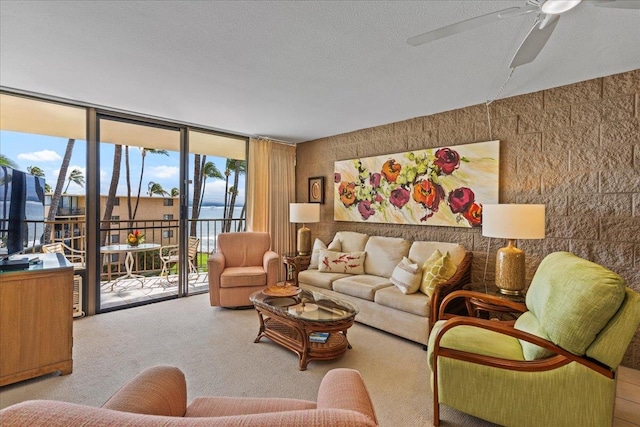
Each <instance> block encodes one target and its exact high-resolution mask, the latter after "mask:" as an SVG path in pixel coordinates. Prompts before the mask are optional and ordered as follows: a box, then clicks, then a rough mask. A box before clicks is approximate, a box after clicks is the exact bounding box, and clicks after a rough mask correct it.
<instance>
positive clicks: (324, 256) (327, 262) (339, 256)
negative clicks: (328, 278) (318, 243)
mask: <svg viewBox="0 0 640 427" xmlns="http://www.w3.org/2000/svg"><path fill="white" fill-rule="evenodd" d="M365 255H366V252H352V253H348V252H334V251H325V250H321V251H320V261H319V265H318V270H319V271H320V272H324V273H346V274H364V259H365Z"/></svg>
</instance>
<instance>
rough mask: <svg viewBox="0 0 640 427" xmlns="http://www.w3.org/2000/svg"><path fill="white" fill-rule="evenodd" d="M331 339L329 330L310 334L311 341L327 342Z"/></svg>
mask: <svg viewBox="0 0 640 427" xmlns="http://www.w3.org/2000/svg"><path fill="white" fill-rule="evenodd" d="M328 339H329V332H311V333H310V334H309V341H311V342H317V343H322V344H324V343H326V342H327V340H328Z"/></svg>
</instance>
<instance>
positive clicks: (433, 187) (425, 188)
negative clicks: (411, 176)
mask: <svg viewBox="0 0 640 427" xmlns="http://www.w3.org/2000/svg"><path fill="white" fill-rule="evenodd" d="M443 197H444V190H443V189H442V187H440V186H439V185H438V184H435V183H433V182H431V181H429V180H428V179H425V180H424V181H420V182H419V183H418V184H416V185H415V186H414V187H413V200H415V201H416V202H418V203H421V204H422V205H424V206H425V207H427V208H429V209H431V210H432V211H437V210H438V205H439V204H440V201H441V200H442V198H443Z"/></svg>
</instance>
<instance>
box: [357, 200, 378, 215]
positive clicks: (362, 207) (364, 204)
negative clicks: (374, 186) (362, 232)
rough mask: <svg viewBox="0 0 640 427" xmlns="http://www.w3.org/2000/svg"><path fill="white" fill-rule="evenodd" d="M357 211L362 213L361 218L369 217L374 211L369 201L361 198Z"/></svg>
mask: <svg viewBox="0 0 640 427" xmlns="http://www.w3.org/2000/svg"><path fill="white" fill-rule="evenodd" d="M358 212H360V215H362V219H369V217H370V216H371V215H373V214H374V213H375V211H374V210H373V209H372V208H371V202H370V201H368V200H363V201H361V202H360V203H358Z"/></svg>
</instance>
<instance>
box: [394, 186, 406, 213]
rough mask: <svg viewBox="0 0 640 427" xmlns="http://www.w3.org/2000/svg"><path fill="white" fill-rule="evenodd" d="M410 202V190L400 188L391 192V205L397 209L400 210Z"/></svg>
mask: <svg viewBox="0 0 640 427" xmlns="http://www.w3.org/2000/svg"><path fill="white" fill-rule="evenodd" d="M408 201H409V190H407V189H406V188H403V187H398V188H396V189H395V190H393V191H392V192H391V195H390V196H389V203H391V204H392V205H393V206H395V207H396V208H398V209H400V208H402V207H403V206H404V205H406V204H407V202H408Z"/></svg>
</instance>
